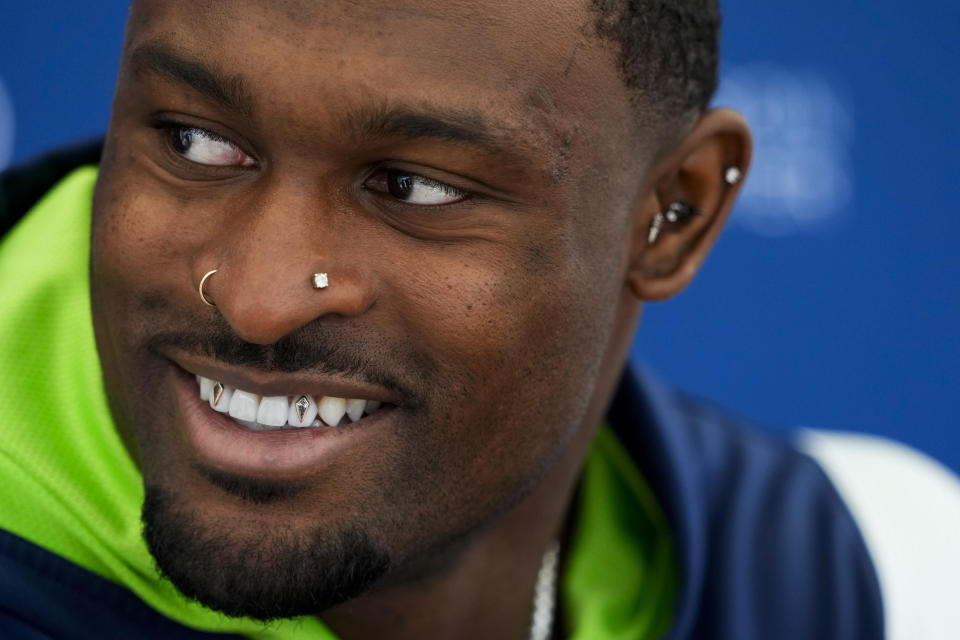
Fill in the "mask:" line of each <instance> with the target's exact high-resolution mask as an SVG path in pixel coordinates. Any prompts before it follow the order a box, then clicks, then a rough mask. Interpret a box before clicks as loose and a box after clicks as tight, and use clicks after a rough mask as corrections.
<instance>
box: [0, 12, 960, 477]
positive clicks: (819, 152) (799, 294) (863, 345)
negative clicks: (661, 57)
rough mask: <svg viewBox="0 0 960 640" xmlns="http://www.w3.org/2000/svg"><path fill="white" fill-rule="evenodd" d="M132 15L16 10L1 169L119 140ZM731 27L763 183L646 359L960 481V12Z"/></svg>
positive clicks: (787, 424) (645, 348)
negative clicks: (895, 446)
mask: <svg viewBox="0 0 960 640" xmlns="http://www.w3.org/2000/svg"><path fill="white" fill-rule="evenodd" d="M126 6H127V3H126V2H124V1H120V0H113V1H105V2H96V3H77V2H69V1H67V0H60V1H53V0H46V1H42V2H29V3H28V2H5V3H4V6H3V9H2V10H0V43H2V44H0V168H2V167H3V166H6V165H8V164H10V163H12V162H18V161H22V160H25V159H28V158H30V157H32V156H34V155H36V154H38V153H41V152H43V151H44V150H46V149H50V148H52V147H55V146H58V145H63V144H65V143H69V142H72V141H77V140H81V139H84V138H88V137H92V136H96V135H97V134H99V133H102V132H103V130H104V128H105V127H106V123H107V118H108V113H109V107H110V97H111V93H112V89H113V81H114V75H115V72H116V66H117V60H118V56H119V51H120V46H121V42H122V33H123V24H124V18H125V15H126ZM723 7H724V14H725V26H724V36H723V56H722V59H723V62H722V68H721V87H720V91H719V93H718V95H717V99H716V101H715V102H716V104H718V105H727V106H732V107H735V108H737V109H739V110H740V111H742V112H743V113H744V114H745V115H746V116H747V119H748V120H750V122H751V124H752V126H753V129H754V134H755V137H756V145H757V148H756V154H755V157H754V168H753V171H752V173H751V175H750V177H749V180H748V182H747V184H746V187H745V190H744V193H743V198H742V199H741V202H740V203H739V205H738V207H737V208H736V210H735V211H734V213H733V216H732V219H731V223H730V225H729V228H728V229H727V231H726V232H725V234H724V235H723V237H722V238H721V240H720V242H719V245H718V246H717V247H716V250H715V251H714V253H713V256H712V257H711V258H710V260H708V262H707V264H706V267H705V269H704V270H703V272H702V273H701V275H700V276H699V277H698V278H697V280H696V281H695V282H694V283H693V285H692V286H691V287H690V288H689V289H688V290H687V291H686V292H685V293H683V294H682V295H680V296H679V297H678V298H676V299H674V300H671V301H669V302H666V303H661V304H656V305H650V306H649V307H648V308H647V310H646V313H645V317H644V321H643V324H642V326H641V330H640V332H639V334H638V337H637V340H636V342H635V344H634V347H633V358H634V360H636V361H638V362H642V363H643V364H644V365H645V366H647V367H648V368H650V369H652V370H653V371H654V372H657V373H659V375H660V376H661V377H662V378H665V379H666V380H668V381H670V382H672V383H674V384H676V385H679V386H681V387H683V388H685V389H687V390H689V391H692V392H694V393H696V394H698V395H701V396H703V397H706V398H709V399H711V400H714V401H716V402H717V403H719V404H722V405H724V406H726V407H729V408H730V409H732V410H734V411H735V412H736V413H739V414H741V415H744V416H749V417H752V418H755V419H758V420H760V421H762V422H764V423H768V424H770V425H771V428H777V429H782V428H791V427H794V426H798V425H802V426H809V427H816V428H824V429H842V430H853V431H866V432H871V433H876V434H880V435H883V436H887V437H892V438H896V439H898V440H901V441H903V442H906V443H908V444H910V445H912V446H914V447H916V448H918V449H920V450H922V451H925V452H927V453H929V454H931V455H933V456H934V457H936V458H938V459H940V460H941V461H943V462H944V463H945V464H947V465H948V466H950V467H951V468H952V469H953V470H954V471H957V472H960V419H958V417H957V405H958V404H960V368H958V362H960V337H958V330H960V251H958V248H957V246H956V245H957V243H958V242H960V211H958V210H957V201H958V199H960V186H958V185H960V161H958V154H960V125H958V122H957V119H958V116H960V80H958V78H960V71H958V69H957V65H958V62H960V4H958V3H956V2H947V1H943V0H914V2H911V3H909V4H907V5H904V4H903V3H902V2H899V1H895V0H874V2H871V3H868V4H866V5H865V4H864V3H861V2H854V0H802V1H801V0H778V1H777V2H749V1H748V0H725V1H724V2H723ZM865 7H866V8H865Z"/></svg>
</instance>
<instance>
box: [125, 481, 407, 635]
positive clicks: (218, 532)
mask: <svg viewBox="0 0 960 640" xmlns="http://www.w3.org/2000/svg"><path fill="white" fill-rule="evenodd" d="M142 518H143V525H144V538H145V539H146V542H147V546H148V547H149V549H150V552H151V553H152V554H153V557H154V559H155V560H156V564H157V567H158V569H159V570H160V572H161V573H162V574H163V575H164V576H165V577H167V578H168V579H169V580H170V581H171V582H172V583H173V584H174V585H175V586H176V587H177V588H178V589H179V590H180V591H181V592H182V593H183V595H185V596H186V597H187V598H190V599H192V600H196V601H198V602H200V603H201V604H203V605H205V606H207V607H209V608H210V609H214V610H216V611H220V612H221V613H224V614H225V615H227V616H231V617H247V618H253V619H255V620H261V621H270V620H275V619H279V618H291V617H297V616H303V615H318V614H320V613H322V612H323V611H325V610H327V609H329V608H331V607H334V606H336V605H338V604H341V603H343V602H346V601H348V600H352V599H353V598H355V597H357V596H359V595H360V594H362V593H364V592H365V591H367V590H369V589H370V588H372V587H373V586H374V585H376V584H377V583H378V582H379V581H380V580H381V579H382V578H383V577H384V576H385V575H386V574H387V573H389V571H390V568H391V562H390V556H389V554H388V553H387V551H386V549H384V548H383V546H381V545H379V544H378V543H377V541H376V540H375V539H374V538H373V537H372V536H370V535H369V534H368V533H367V532H365V531H364V530H363V529H361V528H359V527H354V528H348V527H343V528H325V527H324V526H323V525H316V526H314V527H312V528H297V529H294V528H293V527H290V526H284V525H282V524H281V525H278V524H276V523H271V522H268V521H267V520H266V519H265V518H263V517H261V516H258V515H256V514H254V515H249V516H244V517H243V518H242V519H241V518H239V517H238V518H236V519H215V520H214V519H212V518H211V516H210V515H209V512H208V513H207V515H206V517H204V514H201V513H199V512H198V510H197V509H196V508H195V507H191V505H190V504H188V503H185V502H184V501H183V500H181V499H178V498H177V496H176V495H174V494H173V493H172V492H170V491H169V490H167V489H165V488H161V487H157V486H151V485H148V486H147V487H146V495H145V501H144V505H143V513H142Z"/></svg>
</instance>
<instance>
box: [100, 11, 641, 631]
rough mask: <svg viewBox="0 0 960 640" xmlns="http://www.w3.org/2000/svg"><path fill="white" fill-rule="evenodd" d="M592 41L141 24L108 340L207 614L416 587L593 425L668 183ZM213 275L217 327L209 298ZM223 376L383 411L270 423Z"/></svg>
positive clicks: (398, 22)
mask: <svg viewBox="0 0 960 640" xmlns="http://www.w3.org/2000/svg"><path fill="white" fill-rule="evenodd" d="M321 4H322V6H317V5H321ZM584 4H585V3H584ZM592 20H593V16H592V15H590V13H589V12H588V11H587V10H586V8H585V7H583V6H581V3H571V4H570V6H562V7H557V6H554V5H551V6H546V5H542V6H541V5H540V4H539V3H534V2H528V3H500V2H470V3H435V2H425V1H423V2H421V1H417V0H411V1H409V2H397V1H396V0H390V1H389V2H388V1H386V0H384V1H383V2H365V3H353V2H349V3H348V2H344V3H336V2H331V3H303V5H302V6H301V5H300V4H299V3H294V2H286V3H256V2H229V3H226V2H224V3H213V2H211V3H198V2H192V1H191V2H172V1H164V2H155V3H146V2H144V3H137V4H136V5H135V7H134V10H133V13H132V16H131V20H130V25H129V33H128V37H127V44H126V47H125V51H124V58H123V63H122V68H121V73H120V79H119V84H118V89H117V96H116V101H115V105H114V113H113V118H112V121H111V126H110V131H109V134H108V140H107V147H106V151H105V155H104V161H103V165H102V168H101V175H100V181H99V183H98V187H97V193H96V198H95V210H94V225H93V253H92V258H91V273H92V286H93V304H94V321H95V328H96V335H97V340H98V347H99V350H100V355H101V359H102V362H103V368H104V375H105V385H106V389H107V392H108V396H109V398H110V402H111V406H112V409H113V412H114V416H115V418H116V421H117V423H118V427H119V428H120V430H121V433H122V434H123V435H124V437H125V439H126V440H127V442H128V445H129V446H130V448H131V450H132V451H133V452H134V455H135V457H136V459H137V461H138V464H139V465H140V467H141V470H142V472H143V476H144V482H145V486H146V487H147V513H146V514H145V518H146V524H147V535H148V540H149V542H150V544H151V546H152V548H153V551H154V553H155V554H156V555H157V557H158V563H159V565H160V567H161V569H163V570H164V571H165V572H167V573H168V575H170V577H171V578H172V579H174V581H175V582H176V583H177V584H178V586H180V587H181V589H182V590H184V591H185V592H186V593H187V594H188V595H192V596H195V597H198V598H200V599H201V600H202V601H205V602H206V603H208V604H210V605H211V606H214V607H218V608H221V609H224V610H227V611H228V612H230V613H239V614H249V615H259V616H263V617H269V616H272V615H294V614H301V613H310V612H316V611H319V610H321V609H323V608H325V607H328V606H330V605H332V604H335V603H336V602H338V601H342V600H344V599H346V598H350V597H353V596H355V595H356V594H357V593H358V592H359V591H361V590H363V589H365V588H367V587H369V586H370V583H371V582H373V581H376V580H378V579H380V578H383V577H384V576H385V575H387V576H389V575H399V574H400V573H404V574H415V573H416V572H417V566H419V564H420V563H421V562H423V560H424V559H425V558H426V557H429V556H431V555H434V554H439V553H441V552H442V551H444V550H445V549H446V548H448V547H449V545H451V544H452V543H453V541H455V540H461V539H463V538H464V536H467V537H469V536H470V535H472V534H476V533H478V532H480V531H482V530H483V528H484V527H485V526H486V525H488V524H490V523H491V522H494V521H496V519H497V518H498V516H500V515H502V514H503V513H504V512H506V511H507V510H509V509H510V508H512V507H513V506H515V505H516V504H518V503H519V502H520V501H522V500H523V499H524V498H525V497H526V496H528V495H529V494H530V492H531V491H532V490H533V489H534V488H535V487H536V486H537V484H538V483H539V482H540V481H541V480H542V479H543V478H544V477H545V476H546V475H547V474H548V473H549V471H550V470H551V469H552V468H553V467H554V465H555V464H556V463H557V461H558V460H560V459H561V458H563V457H564V456H565V455H568V453H569V446H570V443H571V441H572V440H573V438H574V436H575V435H576V433H577V432H578V430H580V429H581V428H592V427H593V426H595V425H584V421H585V414H586V412H587V409H588V406H590V404H591V403H592V402H595V399H596V398H597V397H598V395H603V394H605V393H606V392H607V390H605V389H598V388H597V386H596V380H597V378H598V375H599V373H600V372H601V371H602V370H603V369H604V368H605V367H610V366H615V365H616V362H615V361H616V358H611V357H610V355H609V353H608V350H609V349H610V345H611V344H612V343H613V342H614V336H613V335H612V334H613V326H614V324H615V317H616V314H617V313H618V309H619V308H621V305H622V304H623V300H624V295H625V294H624V270H625V268H626V267H625V262H626V254H627V251H628V249H629V247H630V243H631V237H630V234H629V233H628V231H629V229H630V219H629V218H630V217H629V215H628V213H629V211H630V209H631V206H632V204H633V201H632V198H633V196H634V195H635V189H636V184H635V183H634V181H633V180H634V178H636V177H638V176H640V175H641V174H642V169H643V167H641V166H637V165H636V164H634V165H632V166H630V167H625V166H621V163H620V161H619V159H621V158H623V157H625V156H626V155H627V154H626V148H627V144H628V143H627V141H626V138H628V137H629V136H627V135H625V133H624V132H626V131H631V130H632V126H631V123H630V118H631V117H632V111H631V108H630V104H629V100H628V98H627V95H626V92H625V89H624V88H623V87H622V85H621V83H620V80H619V79H618V77H617V75H616V70H615V66H614V64H613V63H612V62H611V59H612V58H611V57H610V54H609V53H608V52H605V51H604V50H603V49H602V48H601V46H600V44H599V43H598V42H597V41H596V40H595V38H594V37H593V35H592ZM211 269H218V271H217V273H216V274H214V275H213V276H211V277H210V278H209V279H208V280H207V284H206V287H205V293H206V294H207V295H208V296H209V297H210V298H211V299H212V300H213V301H215V303H216V305H217V306H216V308H212V307H208V306H204V305H203V304H202V303H201V299H200V296H199V295H198V292H197V283H198V281H199V280H200V278H201V276H202V275H203V274H204V273H206V272H207V271H209V270H211ZM316 272H325V273H327V274H328V276H329V282H330V284H329V287H327V288H326V289H319V290H317V289H314V288H312V286H311V283H310V282H311V276H312V274H314V273H316ZM611 362H614V364H613V365H611ZM197 375H200V376H204V377H206V378H209V379H212V380H216V381H219V382H221V383H222V384H223V385H225V387H226V389H227V391H228V392H229V391H231V390H235V389H239V390H242V391H246V392H248V393H250V394H253V396H258V397H259V396H263V397H266V396H271V397H273V396H282V397H284V398H285V399H286V401H288V402H290V403H293V402H295V401H296V400H297V399H298V398H299V397H300V396H309V397H310V398H312V399H313V400H314V402H315V403H319V402H320V401H321V398H324V397H334V398H336V397H339V398H348V399H349V398H352V399H355V400H358V401H359V400H371V401H378V402H380V403H382V405H381V408H380V409H379V410H378V411H375V412H374V413H372V414H369V415H366V416H365V417H363V418H362V419H360V420H358V421H356V422H352V421H351V420H350V419H349V418H344V419H343V421H342V422H341V423H340V424H341V426H314V427H306V428H302V429H294V428H282V429H278V428H270V429H268V430H265V431H260V430H256V425H255V424H246V425H243V424H240V423H238V422H236V421H234V420H232V419H231V418H230V417H229V416H228V415H227V414H223V413H219V412H217V411H214V410H213V409H211V408H210V406H209V403H208V402H206V401H202V400H201V399H200V393H199V390H198V385H197V382H196V378H195V376H197ZM254 402H255V400H254ZM328 404H329V403H328ZM333 404H334V405H335V404H336V402H333ZM371 407H372V405H371ZM390 572H393V573H392V574H391V573H390ZM331 584H332V585H333V586H332V587H331V586H329V585H331ZM324 589H327V590H326V591H324ZM297 593H299V594H303V593H307V594H308V596H307V597H306V599H303V598H301V599H297V597H295V596H294V595H292V594H297ZM285 599H286V600H285ZM267 600H270V601H271V602H277V603H279V604H277V606H276V607H268V606H267V605H266V604H263V603H265V602H266V601H267ZM258 603H261V604H263V607H264V608H263V609H260V608H258V606H259V605H258Z"/></svg>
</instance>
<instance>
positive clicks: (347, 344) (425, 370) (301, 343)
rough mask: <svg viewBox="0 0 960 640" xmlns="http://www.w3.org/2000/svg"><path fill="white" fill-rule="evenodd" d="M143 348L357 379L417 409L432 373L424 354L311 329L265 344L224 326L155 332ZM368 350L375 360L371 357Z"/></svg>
mask: <svg viewBox="0 0 960 640" xmlns="http://www.w3.org/2000/svg"><path fill="white" fill-rule="evenodd" d="M218 324H219V323H218ZM361 345H362V346H361ZM145 346H146V348H147V350H148V351H149V352H151V353H154V354H160V355H162V354H163V353H164V352H165V351H167V350H169V349H171V348H172V349H175V350H178V351H182V352H186V353H193V354H196V355H202V356H206V357H209V358H213V359H215V360H217V361H219V362H221V363H223V364H226V365H233V366H238V367H245V368H251V369H260V370H262V371H271V372H272V371H282V372H285V373H292V372H303V373H315V374H322V375H330V376H336V377H342V378H346V379H352V380H358V381H362V382H366V383H368V384H371V385H377V386H381V387H383V388H386V389H388V390H390V391H393V392H396V393H398V394H400V395H401V396H402V397H404V398H406V399H407V400H408V401H409V402H410V404H411V405H412V406H413V407H418V406H421V403H422V400H423V397H424V394H423V393H421V392H420V391H419V389H423V388H426V382H427V380H428V379H429V377H430V373H429V372H430V371H434V370H435V368H433V364H432V363H431V362H429V361H428V359H427V358H426V356H425V355H424V354H422V353H413V351H412V349H407V350H400V349H398V347H397V346H395V345H387V343H386V341H383V340H371V341H368V340H362V339H358V338H357V337H356V336H353V337H350V336H346V335H342V332H340V331H337V332H332V331H329V330H326V329H324V328H323V327H317V326H313V327H304V328H302V329H299V330H297V331H296V332H294V333H291V334H288V335H285V336H283V337H282V338H280V339H279V340H277V341H276V342H274V343H271V344H256V343H252V342H247V341H246V340H243V339H242V338H240V337H239V336H237V335H236V334H235V333H233V331H232V330H231V329H230V328H229V327H221V326H196V327H195V328H193V329H189V330H187V329H184V330H179V331H164V332H159V333H156V334H154V335H152V336H150V337H149V338H148V339H147V340H146V345H145ZM374 351H375V352H376V353H377V355H376V356H373V355H372V352H374ZM382 360H390V361H391V362H402V363H403V365H402V368H403V375H398V374H396V373H394V372H393V371H392V370H391V369H388V367H386V366H384V365H382V364H380V362H379V361H382ZM394 368H397V367H394ZM408 406H409V405H408Z"/></svg>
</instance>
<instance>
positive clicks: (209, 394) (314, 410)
mask: <svg viewBox="0 0 960 640" xmlns="http://www.w3.org/2000/svg"><path fill="white" fill-rule="evenodd" d="M196 379H197V384H198V386H199V388H200V399H201V400H204V401H206V402H209V403H210V406H211V407H212V408H213V409H214V410H215V411H219V412H220V413H228V414H229V415H230V417H231V418H233V419H234V420H236V421H237V422H238V423H240V424H241V425H242V426H244V427H246V428H247V429H251V430H253V431H263V430H266V429H271V428H273V429H276V428H280V427H285V426H287V425H289V426H291V427H322V426H331V427H336V426H338V425H339V424H340V422H341V421H342V420H343V416H344V415H346V416H348V417H349V418H350V421H351V422H356V421H357V420H360V419H361V418H363V415H364V413H367V414H370V413H373V412H375V411H376V410H377V409H379V408H380V405H381V403H379V402H377V401H376V400H363V399H359V398H337V397H335V396H324V397H322V398H320V401H319V402H317V401H316V400H315V399H314V398H313V396H309V395H301V396H294V399H293V401H292V402H290V401H289V400H288V398H287V396H263V397H261V396H259V395H257V394H255V393H250V392H249V391H243V390H242V389H235V388H234V387H229V386H227V385H225V384H223V383H222V382H217V381H216V380H211V379H210V378H204V377H203V376H196ZM318 418H319V419H318ZM321 420H322V422H321Z"/></svg>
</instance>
